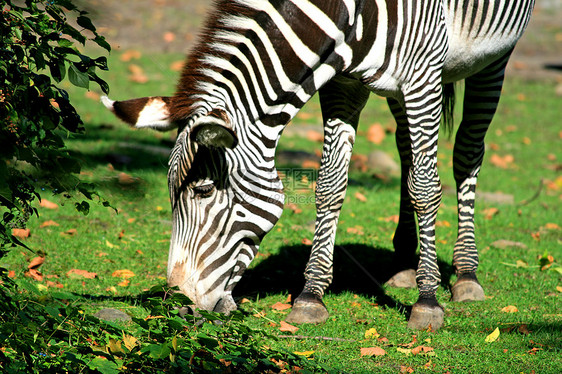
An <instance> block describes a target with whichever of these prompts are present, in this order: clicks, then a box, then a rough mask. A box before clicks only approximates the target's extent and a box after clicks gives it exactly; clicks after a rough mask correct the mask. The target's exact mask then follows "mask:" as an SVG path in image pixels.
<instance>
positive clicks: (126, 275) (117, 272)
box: [111, 269, 135, 279]
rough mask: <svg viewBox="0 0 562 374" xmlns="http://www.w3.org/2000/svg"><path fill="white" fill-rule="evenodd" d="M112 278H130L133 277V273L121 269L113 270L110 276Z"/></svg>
mask: <svg viewBox="0 0 562 374" xmlns="http://www.w3.org/2000/svg"><path fill="white" fill-rule="evenodd" d="M111 276H112V277H115V278H125V279H128V278H132V277H134V276H135V273H133V272H132V271H130V270H128V269H122V270H115V271H114V272H113V273H112V274H111Z"/></svg>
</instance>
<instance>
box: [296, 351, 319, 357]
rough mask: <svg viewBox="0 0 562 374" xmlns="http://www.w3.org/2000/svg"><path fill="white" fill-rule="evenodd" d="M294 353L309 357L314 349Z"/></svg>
mask: <svg viewBox="0 0 562 374" xmlns="http://www.w3.org/2000/svg"><path fill="white" fill-rule="evenodd" d="M293 353H294V354H296V355H299V356H304V357H310V356H312V355H313V354H314V351H304V352H293Z"/></svg>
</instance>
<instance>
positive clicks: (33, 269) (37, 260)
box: [23, 257, 45, 282]
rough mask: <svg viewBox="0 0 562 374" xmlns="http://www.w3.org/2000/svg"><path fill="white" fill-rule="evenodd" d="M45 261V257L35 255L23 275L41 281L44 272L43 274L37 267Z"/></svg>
mask: <svg viewBox="0 0 562 374" xmlns="http://www.w3.org/2000/svg"><path fill="white" fill-rule="evenodd" d="M44 261H45V257H34V258H33V259H31V261H29V265H27V269H28V270H27V271H26V272H25V273H24V274H23V275H24V276H26V277H29V278H33V279H35V280H36V281H39V282H41V281H42V280H43V274H41V272H40V271H39V270H37V269H38V268H39V266H41V265H42V264H43V262H44Z"/></svg>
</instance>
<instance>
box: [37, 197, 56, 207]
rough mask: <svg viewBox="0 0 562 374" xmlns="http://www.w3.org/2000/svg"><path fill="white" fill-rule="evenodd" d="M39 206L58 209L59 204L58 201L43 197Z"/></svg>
mask: <svg viewBox="0 0 562 374" xmlns="http://www.w3.org/2000/svg"><path fill="white" fill-rule="evenodd" d="M39 206H40V207H41V208H45V209H58V208H59V206H58V205H57V204H56V203H53V202H52V201H49V200H47V199H41V202H40V203H39Z"/></svg>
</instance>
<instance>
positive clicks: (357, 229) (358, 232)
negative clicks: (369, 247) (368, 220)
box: [347, 226, 364, 235]
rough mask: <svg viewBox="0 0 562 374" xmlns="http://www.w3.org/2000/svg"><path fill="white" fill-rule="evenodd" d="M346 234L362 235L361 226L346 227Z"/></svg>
mask: <svg viewBox="0 0 562 374" xmlns="http://www.w3.org/2000/svg"><path fill="white" fill-rule="evenodd" d="M347 232H348V233H349V234H356V235H363V234H364V232H363V226H355V227H348V228H347Z"/></svg>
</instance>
